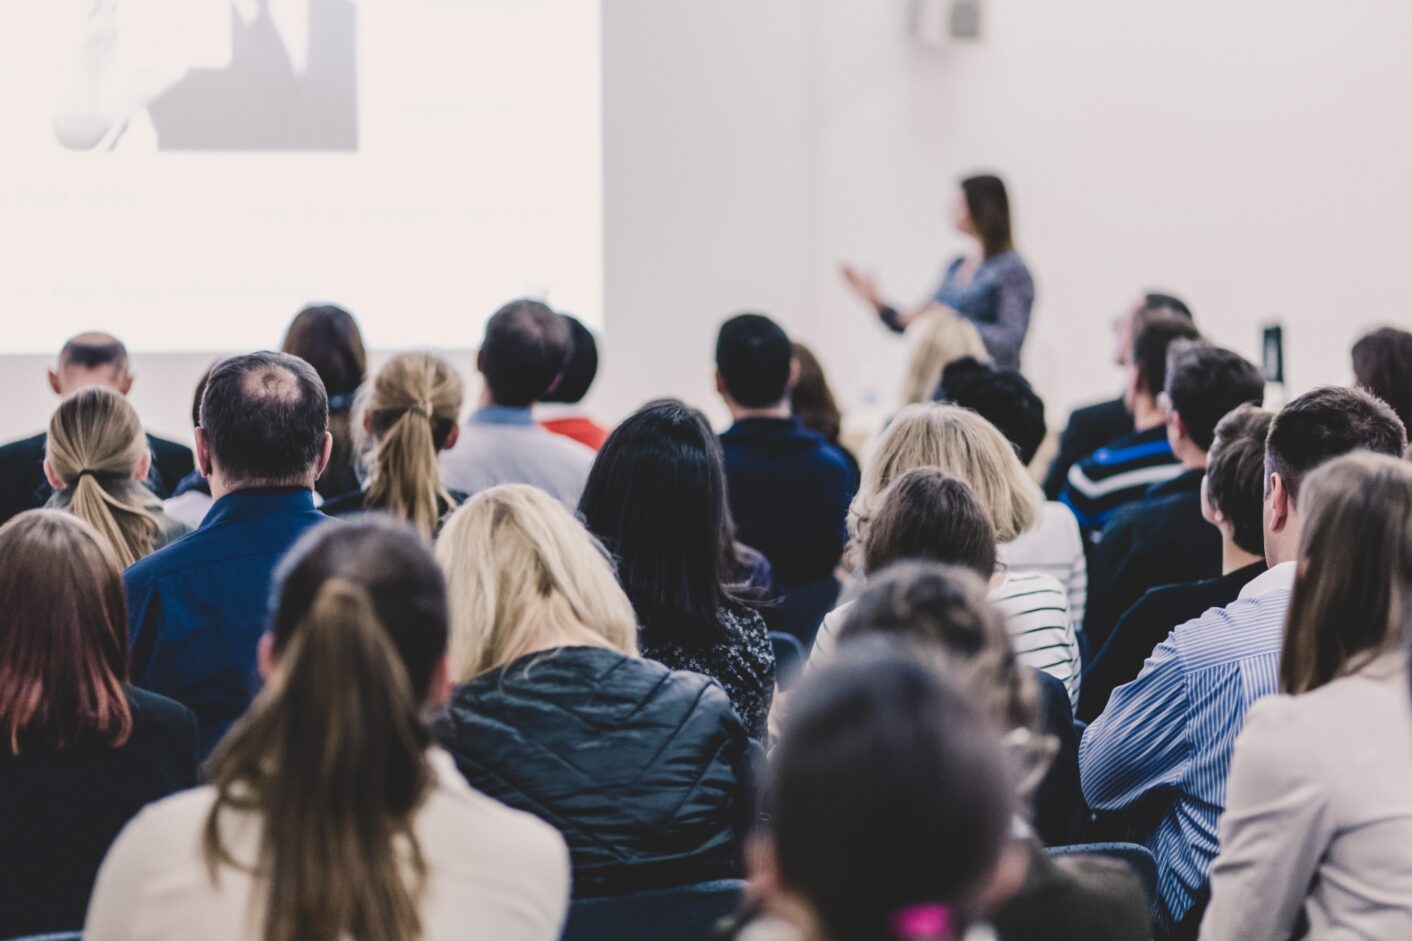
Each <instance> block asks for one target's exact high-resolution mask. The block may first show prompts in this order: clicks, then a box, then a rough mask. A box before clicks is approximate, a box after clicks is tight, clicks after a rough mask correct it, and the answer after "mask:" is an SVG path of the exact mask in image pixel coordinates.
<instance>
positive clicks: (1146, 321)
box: [1132, 314, 1201, 396]
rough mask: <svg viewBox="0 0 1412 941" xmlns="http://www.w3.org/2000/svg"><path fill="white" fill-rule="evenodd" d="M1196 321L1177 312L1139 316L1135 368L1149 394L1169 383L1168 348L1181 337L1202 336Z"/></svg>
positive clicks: (1191, 338)
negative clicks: (1193, 321)
mask: <svg viewBox="0 0 1412 941" xmlns="http://www.w3.org/2000/svg"><path fill="white" fill-rule="evenodd" d="M1199 339H1201V334H1200V333H1199V332H1198V331H1197V329H1196V325H1195V324H1193V323H1192V322H1191V321H1190V320H1188V319H1187V318H1185V317H1180V316H1178V315H1176V314H1154V315H1151V316H1145V317H1139V318H1138V322H1137V324H1135V332H1134V334H1133V355H1132V364H1133V368H1134V369H1136V370H1137V377H1138V383H1139V384H1140V386H1141V388H1142V390H1143V391H1144V392H1146V393H1148V394H1149V395H1153V396H1155V395H1157V394H1158V393H1159V392H1161V391H1162V390H1163V389H1164V388H1166V386H1167V351H1168V349H1169V348H1170V347H1171V345H1172V344H1173V343H1175V342H1177V341H1178V340H1199Z"/></svg>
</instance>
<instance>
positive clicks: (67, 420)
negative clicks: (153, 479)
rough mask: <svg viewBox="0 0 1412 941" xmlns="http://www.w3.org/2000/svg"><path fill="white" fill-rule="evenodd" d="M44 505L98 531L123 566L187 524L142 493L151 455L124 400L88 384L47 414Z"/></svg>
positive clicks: (134, 413) (147, 492) (185, 529)
mask: <svg viewBox="0 0 1412 941" xmlns="http://www.w3.org/2000/svg"><path fill="white" fill-rule="evenodd" d="M44 453H45V457H44V476H45V477H46V478H47V479H48V481H49V486H50V487H52V488H53V490H54V495H53V496H52V497H50V498H49V503H48V506H49V508H50V509H54V510H64V511H66V512H69V513H72V514H73V515H74V516H77V517H78V518H80V519H82V520H83V521H84V522H86V523H88V524H89V525H91V526H92V527H93V528H94V529H96V530H98V532H99V534H100V535H102V537H103V538H104V540H105V541H106V542H107V543H108V545H109V547H111V548H112V550H113V553H114V555H116V556H117V560H118V564H119V565H120V566H122V567H124V568H126V567H127V566H129V565H131V564H132V563H134V562H136V561H137V560H138V559H140V558H142V557H144V556H146V555H149V554H151V552H152V551H153V550H154V549H160V548H161V547H162V546H165V545H166V544H167V543H169V542H171V541H172V540H174V539H177V538H179V537H181V536H184V535H186V534H187V533H188V532H189V531H190V530H189V529H188V527H186V526H184V525H182V524H181V523H178V522H176V521H175V520H173V519H171V518H170V517H168V516H167V515H166V514H165V513H163V512H162V501H161V500H159V499H157V496H156V495H155V494H154V493H152V491H150V490H148V489H147V487H146V481H147V476H148V473H149V472H150V471H151V465H152V451H151V450H150V449H149V448H148V446H147V436H146V435H145V434H143V432H142V421H141V420H140V419H139V418H138V417H137V411H136V410H135V409H134V408H133V407H132V405H131V404H130V403H129V402H128V400H127V399H125V398H123V397H122V396H121V395H119V394H118V393H116V392H114V391H113V390H111V389H106V388H104V387H102V386H88V387H86V388H83V389H80V390H79V391H77V392H75V393H74V394H73V395H71V396H69V397H68V398H67V399H65V400H64V401H63V402H61V403H59V407H58V408H57V409H55V410H54V417H53V418H52V419H50V421H49V434H48V436H47V438H46V440H45V448H44Z"/></svg>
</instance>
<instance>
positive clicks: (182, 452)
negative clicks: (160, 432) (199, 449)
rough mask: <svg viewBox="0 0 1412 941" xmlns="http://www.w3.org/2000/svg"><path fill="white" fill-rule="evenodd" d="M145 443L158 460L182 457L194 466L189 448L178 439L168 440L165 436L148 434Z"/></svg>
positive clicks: (179, 459) (177, 459)
mask: <svg viewBox="0 0 1412 941" xmlns="http://www.w3.org/2000/svg"><path fill="white" fill-rule="evenodd" d="M147 443H148V445H150V446H151V448H152V453H153V454H154V455H155V456H156V457H157V460H159V461H169V460H173V461H181V460H183V459H184V460H185V461H186V462H187V463H189V464H191V465H192V466H193V467H194V466H195V459H194V457H193V455H192V453H191V448H189V447H187V446H186V445H184V444H182V443H180V442H178V441H169V440H168V439H166V438H160V437H158V436H157V435H153V434H149V435H148V436H147ZM187 473H190V470H188V471H187ZM183 476H184V475H183Z"/></svg>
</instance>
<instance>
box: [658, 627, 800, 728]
mask: <svg viewBox="0 0 1412 941" xmlns="http://www.w3.org/2000/svg"><path fill="white" fill-rule="evenodd" d="M720 620H721V627H723V628H724V629H725V632H726V635H727V636H726V637H725V638H724V639H722V640H721V641H719V642H717V643H715V644H712V645H710V646H709V647H700V646H687V645H685V644H663V645H661V646H658V647H644V648H643V650H642V655H643V656H644V657H647V658H648V659H650V660H656V661H657V662H658V663H661V664H663V665H665V666H668V667H671V668H672V669H673V670H688V671H690V672H692V673H700V674H701V675H702V676H708V677H710V678H711V679H713V680H715V681H716V682H717V683H720V684H721V686H722V687H724V688H725V691H726V694H727V695H728V696H730V700H731V705H733V706H734V707H735V713H736V715H737V716H739V717H740V721H741V722H742V723H743V724H744V725H745V730H746V731H747V732H749V733H750V737H751V738H753V739H756V740H757V741H764V740H765V735H766V732H767V720H768V719H769V715H770V703H771V702H773V700H774V697H775V649H774V646H773V645H772V644H771V643H770V634H769V631H768V629H766V627H765V619H764V618H762V617H760V612H758V611H756V610H755V609H754V608H744V607H725V608H722V609H721V611H720Z"/></svg>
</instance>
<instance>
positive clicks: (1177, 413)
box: [1084, 345, 1265, 647]
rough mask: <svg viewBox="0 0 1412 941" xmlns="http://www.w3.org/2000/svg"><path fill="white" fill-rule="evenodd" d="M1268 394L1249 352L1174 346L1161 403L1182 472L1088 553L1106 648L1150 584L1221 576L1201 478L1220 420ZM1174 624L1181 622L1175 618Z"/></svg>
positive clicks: (1092, 631)
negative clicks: (1204, 508) (1117, 625)
mask: <svg viewBox="0 0 1412 941" xmlns="http://www.w3.org/2000/svg"><path fill="white" fill-rule="evenodd" d="M1264 399H1265V377H1264V376H1262V375H1261V374H1260V370H1258V369H1256V368H1255V366H1254V365H1253V364H1251V363H1249V362H1247V361H1246V360H1245V359H1244V358H1242V357H1241V356H1240V355H1238V354H1236V353H1232V352H1231V351H1229V350H1223V349H1219V348H1217V347H1214V346H1203V345H1187V346H1174V347H1173V348H1172V350H1171V351H1170V353H1169V354H1168V358H1167V385H1166V389H1165V390H1164V393H1163V401H1162V403H1161V405H1162V407H1163V411H1164V412H1165V414H1166V418H1167V422H1166V430H1167V443H1168V444H1170V445H1171V447H1172V453H1173V454H1175V455H1176V457H1177V460H1179V461H1180V462H1181V472H1180V473H1179V474H1177V476H1175V477H1173V478H1172V479H1171V480H1168V481H1166V482H1165V483H1160V484H1154V485H1153V486H1152V487H1151V488H1150V489H1149V490H1148V491H1147V496H1146V497H1145V498H1143V499H1142V500H1139V501H1137V502H1135V503H1130V504H1128V505H1127V506H1125V507H1123V508H1122V509H1121V510H1119V511H1118V512H1116V513H1115V514H1113V518H1112V519H1111V520H1109V522H1108V525H1107V526H1106V527H1104V529H1103V535H1102V537H1101V538H1100V539H1099V540H1098V544H1097V545H1096V546H1095V547H1094V548H1093V552H1092V555H1091V556H1090V558H1089V569H1088V584H1089V591H1090V592H1091V593H1092V595H1093V599H1094V603H1093V604H1091V605H1089V607H1088V615H1087V617H1086V618H1085V620H1084V630H1085V632H1086V633H1087V634H1088V639H1089V643H1091V644H1093V645H1094V646H1095V647H1100V646H1102V645H1103V644H1104V643H1106V642H1107V640H1108V635H1109V633H1110V632H1111V631H1112V629H1113V625H1114V623H1116V622H1117V620H1118V618H1120V617H1122V615H1123V612H1124V611H1126V610H1127V609H1128V608H1130V607H1132V606H1133V605H1134V604H1136V603H1137V600H1138V599H1139V598H1141V597H1142V596H1143V593H1144V592H1146V591H1147V590H1148V589H1149V588H1156V587H1157V586H1159V585H1173V584H1179V583H1181V582H1191V581H1196V580H1197V579H1202V578H1215V577H1216V576H1217V575H1219V574H1221V534H1220V533H1219V532H1218V531H1217V530H1216V528H1215V527H1213V526H1211V525H1210V524H1208V523H1207V522H1206V518H1205V516H1204V515H1203V514H1202V509H1201V481H1202V480H1203V479H1204V478H1205V476H1206V460H1207V457H1206V455H1207V452H1208V451H1209V450H1210V449H1211V441H1212V439H1213V438H1214V437H1215V435H1216V423H1217V422H1219V421H1220V420H1221V419H1222V418H1224V417H1226V414H1227V413H1229V412H1230V411H1232V410H1233V409H1235V408H1237V407H1239V406H1241V405H1245V404H1247V403H1250V404H1254V405H1259V404H1260V403H1261V402H1263V401H1264ZM1174 623H1175V622H1174Z"/></svg>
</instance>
